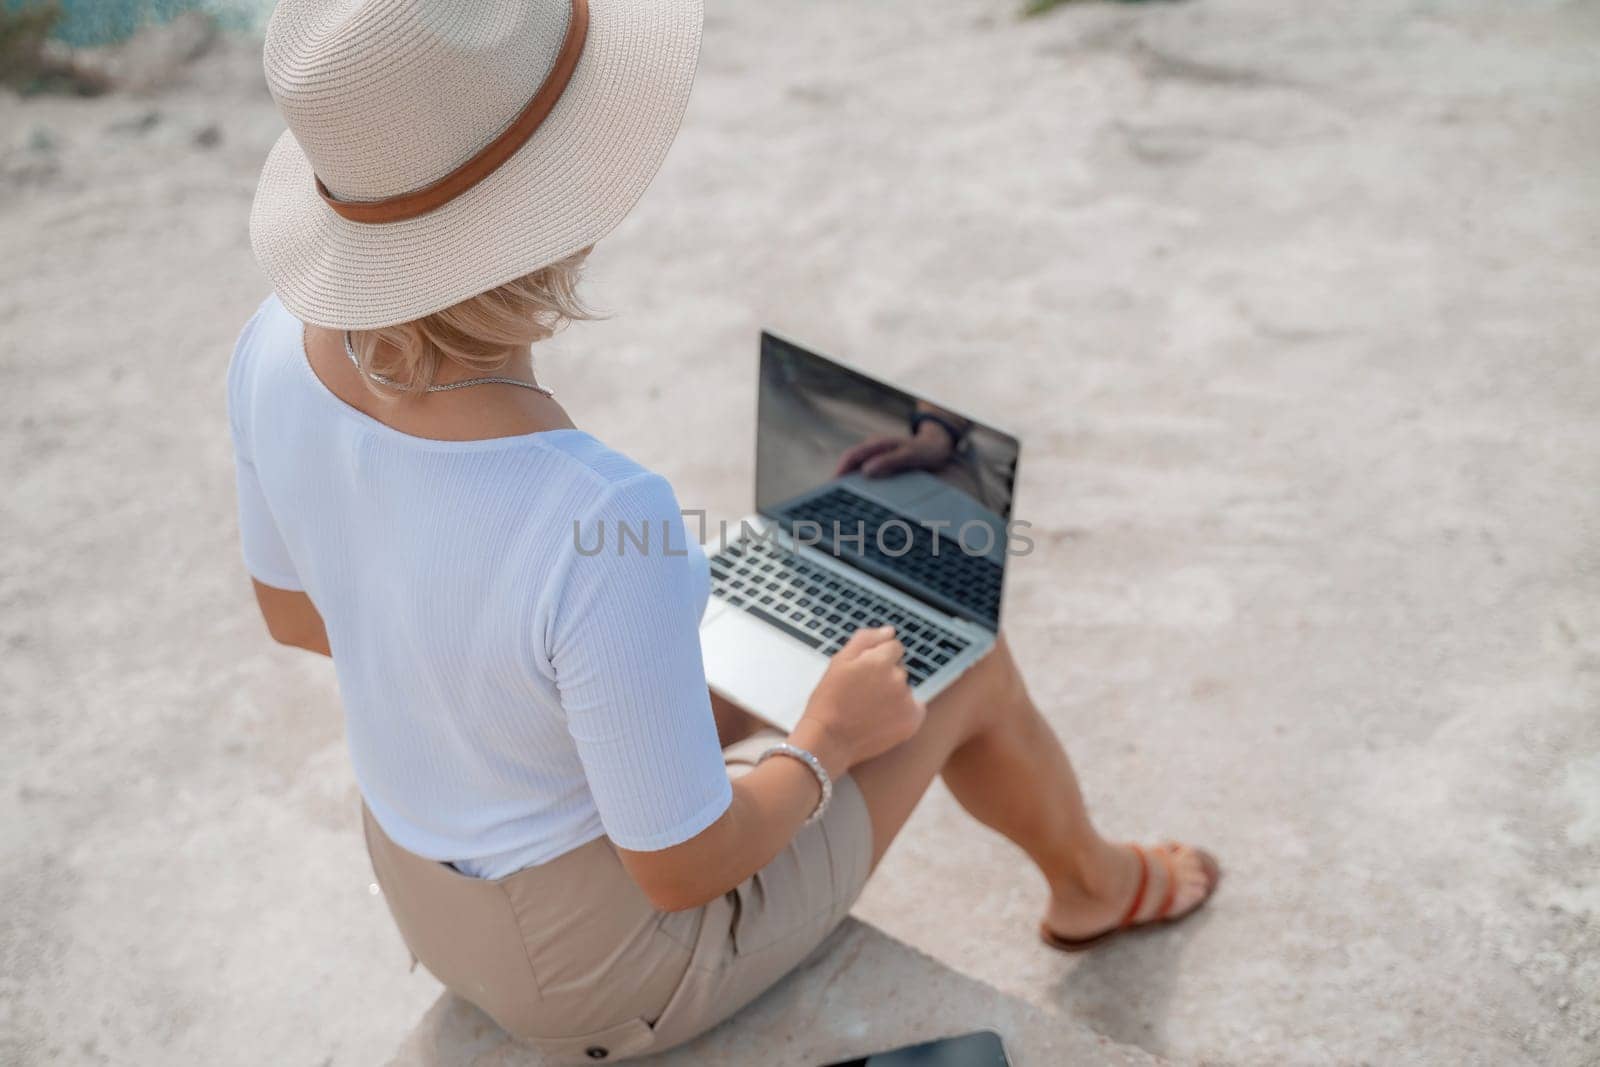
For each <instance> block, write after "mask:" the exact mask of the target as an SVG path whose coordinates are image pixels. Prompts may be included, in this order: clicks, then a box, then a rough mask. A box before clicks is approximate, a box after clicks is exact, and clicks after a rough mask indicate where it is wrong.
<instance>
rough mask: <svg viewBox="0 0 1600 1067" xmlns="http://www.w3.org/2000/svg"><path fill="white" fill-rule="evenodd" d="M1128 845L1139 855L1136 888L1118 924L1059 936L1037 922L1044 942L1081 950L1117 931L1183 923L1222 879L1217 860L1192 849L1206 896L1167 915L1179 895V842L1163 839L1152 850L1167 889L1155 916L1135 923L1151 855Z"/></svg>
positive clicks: (1148, 877)
mask: <svg viewBox="0 0 1600 1067" xmlns="http://www.w3.org/2000/svg"><path fill="white" fill-rule="evenodd" d="M1128 847H1129V848H1131V849H1133V854H1134V855H1135V856H1138V857H1139V887H1138V888H1137V889H1135V890H1134V891H1133V902H1132V903H1131V904H1129V905H1128V910H1127V911H1126V912H1124V913H1123V915H1122V918H1121V919H1120V920H1118V922H1117V924H1116V925H1115V926H1113V927H1111V928H1110V929H1108V930H1102V931H1100V932H1099V933H1098V934H1093V935H1091V936H1089V937H1076V938H1074V937H1062V936H1061V935H1060V934H1058V933H1056V932H1055V931H1054V930H1051V929H1050V928H1049V927H1048V926H1046V925H1045V924H1044V923H1040V924H1039V937H1040V938H1041V939H1042V940H1043V941H1044V943H1045V944H1047V945H1049V946H1050V947H1051V948H1053V949H1059V950H1060V951H1062V952H1082V951H1083V950H1084V949H1088V948H1093V947H1094V946H1096V945H1098V944H1100V943H1101V942H1103V941H1105V940H1106V939H1108V938H1112V937H1115V936H1116V935H1117V934H1121V933H1126V932H1127V931H1129V930H1134V929H1137V928H1139V927H1143V926H1155V925H1157V924H1166V923H1175V922H1182V921H1183V920H1184V919H1187V918H1188V917H1189V916H1191V915H1193V914H1194V913H1195V912H1197V911H1199V910H1200V908H1201V906H1202V905H1204V904H1205V902H1206V901H1208V900H1210V899H1211V894H1212V893H1215V892H1216V891H1217V883H1218V882H1219V881H1221V880H1222V868H1221V867H1219V866H1218V865H1217V861H1216V859H1215V858H1213V857H1212V855H1211V853H1209V852H1207V851H1206V850H1205V849H1203V848H1197V849H1195V853H1196V855H1198V856H1199V857H1200V865H1201V866H1202V867H1203V868H1205V872H1206V883H1207V884H1206V892H1205V896H1203V897H1201V898H1200V903H1198V904H1196V905H1195V906H1194V907H1192V908H1190V909H1189V910H1188V911H1186V912H1184V913H1183V914H1182V915H1178V916H1175V917H1173V918H1168V917H1167V913H1168V912H1170V911H1171V910H1172V904H1173V901H1175V900H1177V898H1178V869H1177V867H1176V866H1175V865H1174V864H1173V862H1172V857H1173V855H1174V854H1175V853H1176V852H1177V851H1178V848H1179V845H1178V843H1177V842H1175V841H1166V842H1163V843H1162V844H1161V845H1160V846H1159V847H1158V848H1156V849H1155V854H1156V856H1157V857H1159V858H1160V860H1161V863H1162V865H1163V866H1164V867H1166V869H1167V891H1166V893H1165V894H1164V895H1163V896H1162V899H1161V906H1160V907H1159V908H1157V909H1156V913H1155V914H1154V915H1152V916H1151V917H1150V918H1148V919H1146V920H1144V921H1143V922H1135V921H1134V918H1135V917H1136V916H1137V915H1138V914H1139V908H1140V907H1142V906H1143V905H1144V892H1145V890H1146V889H1148V888H1149V887H1150V857H1149V855H1148V854H1147V853H1146V852H1145V850H1144V849H1142V848H1140V847H1139V846H1138V845H1136V844H1134V843H1133V842H1131V841H1130V842H1128Z"/></svg>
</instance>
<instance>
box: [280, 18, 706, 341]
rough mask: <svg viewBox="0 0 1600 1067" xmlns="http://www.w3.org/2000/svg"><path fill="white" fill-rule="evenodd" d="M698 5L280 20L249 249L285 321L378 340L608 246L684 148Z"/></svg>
mask: <svg viewBox="0 0 1600 1067" xmlns="http://www.w3.org/2000/svg"><path fill="white" fill-rule="evenodd" d="M701 2H702V0H281V2H280V3H279V4H278V6H277V9H276V10H275V11H274V12H273V14H272V20H271V22H270V23H269V24H268V26H267V35H266V47H265V67H266V75H267V85H268V87H269V88H270V89H271V90H272V95H273V98H274V99H275V100H276V101H277V104H278V109H279V110H280V111H281V112H282V113H283V117H284V119H285V120H287V122H288V124H289V129H288V131H287V132H286V133H285V134H284V135H283V136H282V137H280V138H279V139H278V143H277V144H276V145H275V146H273V149H272V152H271V154H270V155H269V156H268V157H267V163H266V166H265V167H264V168H263V169H262V172H261V181H260V184H259V185H258V186H257V188H256V197H255V203H254V205H253V206H252V208H251V211H250V243H251V246H252V247H253V248H254V249H255V254H256V258H257V259H258V260H259V261H260V263H261V266H262V269H263V270H265V271H266V273H267V277H268V278H270V279H271V281H272V285H273V288H274V289H276V290H277V293H278V297H279V299H281V300H282V301H283V304H284V306H285V307H287V308H288V309H289V310H290V311H291V312H293V313H294V314H295V315H296V316H297V317H299V318H300V319H302V320H304V321H306V322H310V323H314V324H316V325H319V326H329V327H333V328H336V329H373V328H376V327H378V326H389V325H393V324H394V323H397V322H405V321H408V320H411V319H415V318H419V317H421V316H423V315H427V314H431V313H432V312H435V311H438V310H440V309H441V308H445V307H448V306H450V305H451V304H454V303H457V302H459V301H461V300H465V299H466V298H467V297H469V296H473V295H476V294H478V293H481V292H485V291H487V290H489V289H493V288H494V287H495V286H497V285H501V284H503V283H505V282H508V281H510V280H512V279H513V278H517V277H520V276H521V275H523V274H526V273H528V272H530V271H533V270H537V269H538V268H539V267H542V266H545V265H547V264H550V263H554V262H555V261H557V260H559V259H562V258H564V257H566V256H568V255H570V254H571V253H573V252H576V251H578V250H579V249H582V248H585V247H587V246H588V245H591V244H593V243H594V242H595V241H597V240H599V239H600V238H601V237H603V236H605V234H607V233H609V232H610V231H611V230H612V228H613V227H615V226H616V225H617V223H619V222H621V221H622V218H623V216H624V215H626V214H627V213H628V209H629V208H631V207H632V206H633V205H634V203H635V202H636V201H637V200H638V199H639V197H640V196H641V195H643V193H644V190H645V187H646V186H647V185H648V184H649V183H650V179H651V178H652V177H654V175H655V172H656V169H657V168H658V167H659V166H660V165H661V161H662V159H663V158H664V157H665V156H666V154H667V148H668V146H669V145H670V144H671V143H672V138H673V135H674V134H675V133H676V131H677V128H678V122H679V120H680V119H681V118H682V116H683V109H684V105H685V104H686V103H687V102H688V98H689V87H690V85H691V83H692V82H693V80H694V68H695V60H696V58H697V56H698V54H699V50H700V26H701Z"/></svg>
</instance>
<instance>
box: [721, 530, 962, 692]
mask: <svg viewBox="0 0 1600 1067" xmlns="http://www.w3.org/2000/svg"><path fill="white" fill-rule="evenodd" d="M710 562H711V592H712V594H713V595H715V596H717V597H719V598H721V599H723V600H726V601H727V602H728V603H730V604H732V605H734V606H735V607H737V608H740V609H742V610H744V611H746V612H748V613H749V614H751V615H754V616H755V617H756V618H758V619H761V620H762V621H763V622H767V623H770V624H771V625H773V626H776V627H777V628H778V629H780V630H782V631H783V632H784V633H786V634H788V635H789V636H791V637H793V638H796V639H797V640H800V641H803V642H805V643H806V644H807V645H809V646H811V647H812V648H814V649H816V650H817V651H819V652H821V653H822V654H823V655H826V656H831V655H833V654H834V653H835V652H837V651H839V649H840V648H841V647H842V646H843V645H844V643H845V641H847V640H848V639H849V637H850V635H851V634H852V633H854V632H855V631H856V630H859V629H861V628H863V627H866V628H868V629H870V628H871V627H874V626H893V627H894V628H895V636H896V637H898V638H899V639H900V643H901V644H903V645H905V648H906V656H905V668H906V674H907V676H908V678H909V681H910V683H911V684H912V685H913V686H915V685H920V684H921V683H922V682H924V681H926V680H927V679H928V678H930V677H932V676H933V675H934V674H935V673H936V672H937V671H938V670H939V668H941V667H943V666H944V665H945V664H947V663H949V662H950V661H951V660H952V659H954V658H955V657H956V656H958V655H960V654H961V653H962V652H963V651H964V650H965V649H966V648H967V645H968V644H969V642H968V641H967V639H966V638H964V637H962V636H960V635H959V634H956V633H953V632H952V631H950V630H947V629H945V628H944V627H942V626H939V625H937V624H936V623H934V622H932V621H930V620H928V619H927V618H924V617H923V616H921V615H918V614H915V613H913V612H910V611H907V610H906V609H905V608H902V607H901V606H900V605H899V604H896V603H895V602H894V601H892V600H887V599H885V598H884V597H881V596H879V595H878V594H876V593H874V592H872V591H871V590H869V589H867V588H865V587H864V586H861V585H858V584H857V583H855V582H852V581H851V580H850V579H848V578H846V577H843V576H841V575H838V574H835V573H834V572H833V571H830V570H826V569H824V568H822V567H818V566H816V565H815V564H813V563H811V562H809V561H808V560H806V559H805V558H803V557H802V556H800V555H798V554H793V553H790V552H789V551H788V550H787V549H785V548H784V547H782V546H781V545H777V544H774V543H772V542H771V541H767V540H754V539H753V540H747V541H737V542H734V543H732V544H730V545H728V546H726V547H725V548H723V549H722V551H720V552H718V553H717V554H716V555H715V556H712V557H711V561H710Z"/></svg>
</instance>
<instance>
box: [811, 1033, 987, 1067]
mask: <svg viewBox="0 0 1600 1067" xmlns="http://www.w3.org/2000/svg"><path fill="white" fill-rule="evenodd" d="M1010 1065H1011V1061H1010V1060H1008V1059H1006V1049H1005V1046H1004V1045H1002V1044H1001V1043H1000V1035H999V1034H997V1033H995V1032H994V1031H993V1030H979V1031H977V1032H976V1033H971V1034H962V1035H961V1036H960V1037H945V1038H940V1039H939V1040H938V1041H928V1042H925V1043H924V1044H921V1045H907V1046H906V1047H905V1048H897V1049H893V1050H891V1051H889V1052H874V1053H873V1054H872V1055H870V1056H862V1057H860V1058H859V1059H854V1060H840V1061H839V1062H838V1063H830V1064H828V1065H827V1067H1010Z"/></svg>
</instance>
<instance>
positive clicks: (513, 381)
mask: <svg viewBox="0 0 1600 1067" xmlns="http://www.w3.org/2000/svg"><path fill="white" fill-rule="evenodd" d="M344 354H345V355H347V356H349V357H350V362H351V363H352V364H353V365H354V366H355V368H356V370H361V357H360V356H357V355H356V346H355V345H353V344H351V343H350V331H349V330H346V331H345V332H344ZM362 373H363V374H366V376H367V377H368V378H371V379H372V380H373V381H375V382H377V383H378V384H379V385H389V386H393V387H394V388H396V389H403V388H405V386H403V385H401V383H399V382H397V381H395V380H394V379H393V378H391V377H389V376H388V375H387V374H378V373H377V372H375V371H362ZM469 385H520V386H522V388H524V389H532V390H534V391H535V392H538V393H543V394H544V395H545V396H547V397H549V398H550V399H552V400H554V399H555V396H556V391H555V390H554V389H551V388H550V387H549V386H546V385H539V384H538V383H537V382H525V381H523V380H521V379H520V378H464V379H462V380H461V381H459V382H446V383H445V384H444V385H430V386H428V388H427V389H426V390H425V391H426V392H429V393H448V392H449V391H450V390H452V389H465V388H466V387H467V386H469Z"/></svg>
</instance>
